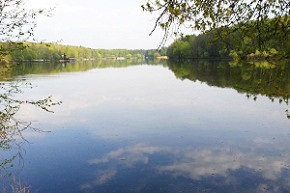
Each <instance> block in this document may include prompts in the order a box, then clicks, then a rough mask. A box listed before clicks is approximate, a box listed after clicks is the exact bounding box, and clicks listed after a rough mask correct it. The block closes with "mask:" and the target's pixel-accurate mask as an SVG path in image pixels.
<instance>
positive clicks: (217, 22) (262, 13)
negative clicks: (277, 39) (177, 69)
mask: <svg viewBox="0 0 290 193" xmlns="http://www.w3.org/2000/svg"><path fill="white" fill-rule="evenodd" d="M142 9H143V10H144V11H148V12H151V13H153V12H157V13H158V15H159V16H158V17H157V19H156V21H155V25H154V27H153V30H152V32H153V31H154V30H155V29H156V28H157V26H160V27H161V28H162V29H163V30H164V31H165V35H168V33H169V32H170V29H172V28H173V31H174V33H178V30H179V26H180V25H182V24H185V25H186V26H188V27H191V28H192V29H194V30H199V31H201V32H206V31H208V30H212V29H218V28H225V27H232V26H234V25H237V24H239V27H241V25H243V24H246V23H248V22H250V21H255V22H256V28H261V26H262V24H263V23H264V22H265V21H266V20H267V19H268V18H276V20H275V23H273V24H274V26H273V27H275V28H277V27H278V26H280V30H287V29H288V28H289V25H290V19H289V15H290V1H289V0H238V1H233V0H154V1H147V3H145V4H144V5H142ZM176 26H177V28H176ZM176 29H177V30H176ZM273 30H275V29H273ZM288 30H289V29H288ZM152 32H151V33H152ZM261 33H262V32H261ZM258 38H259V37H258Z"/></svg>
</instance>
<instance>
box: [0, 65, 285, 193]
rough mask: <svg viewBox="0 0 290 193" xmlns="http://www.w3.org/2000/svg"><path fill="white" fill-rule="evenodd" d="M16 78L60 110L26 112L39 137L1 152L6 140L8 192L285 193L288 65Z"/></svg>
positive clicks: (43, 70) (16, 139)
mask: <svg viewBox="0 0 290 193" xmlns="http://www.w3.org/2000/svg"><path fill="white" fill-rule="evenodd" d="M9 82H12V83H13V82H14V83H15V82H18V83H15V84H19V82H20V83H21V82H27V83H29V84H28V85H29V87H30V83H31V85H32V88H28V87H27V86H22V85H24V84H21V90H22V93H16V94H14V97H15V98H17V99H19V100H24V101H25V100H38V99H43V98H45V97H47V96H52V99H53V100H54V101H58V102H59V101H61V102H62V103H61V104H59V105H55V106H52V107H50V108H49V109H50V110H51V111H53V113H50V112H46V111H45V110H43V109H41V108H38V107H35V106H34V105H29V104H21V107H20V109H19V110H18V111H17V113H16V114H15V115H13V116H14V117H15V118H17V120H21V121H22V122H25V123H31V126H32V127H33V128H35V129H33V128H28V129H25V130H23V131H21V132H20V133H16V134H15V136H12V139H13V140H10V141H8V142H7V143H5V144H6V146H3V145H2V143H3V144H4V142H3V141H4V138H1V139H2V143H0V144H1V147H0V148H1V149H0V155H1V161H2V164H1V173H0V174H1V175H2V177H1V178H2V181H3V183H2V184H4V185H3V186H5V185H6V186H7V185H10V184H12V185H13V186H17V187H19V186H20V187H28V188H29V190H30V192H39V193H79V192H80V193H82V192H83V193H113V192H118V193H122V192H124V193H130V192H132V193H133V192H141V193H143V192H144V193H148V192H154V193H158V192H165V193H171V192H172V193H176V192H186V193H189V192H221V193H225V192H231V193H232V192H259V193H260V192H290V127H289V126H290V119H289V118H290V115H289V112H288V109H289V110H290V108H289V105H288V99H289V97H290V65H289V63H288V64H287V63H281V64H275V65H274V64H270V63H252V64H239V63H233V62H228V61H192V62H186V63H182V64H180V63H174V62H166V61H163V62H157V63H150V62H149V63H146V62H143V61H139V62H130V61H98V62H87V63H73V64H70V63H68V64H28V65H17V66H16V67H14V68H12V69H10V71H9V73H8V74H7V75H6V79H5V80H4V79H2V84H9ZM26 85H27V84H26ZM2 108H3V107H2ZM0 134H1V133H0ZM12 157H13V159H11V158H12ZM3 160H10V161H9V163H8V161H6V163H5V162H4V161H3ZM7 163H8V164H7ZM5 174H7V175H5ZM12 179H15V180H12ZM19 184H21V185H19ZM7 191H9V188H8V189H7Z"/></svg>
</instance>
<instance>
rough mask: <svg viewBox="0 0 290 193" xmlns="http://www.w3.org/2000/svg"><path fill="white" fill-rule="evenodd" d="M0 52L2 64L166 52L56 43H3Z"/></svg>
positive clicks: (135, 57) (149, 55) (134, 55)
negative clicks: (93, 47)
mask: <svg viewBox="0 0 290 193" xmlns="http://www.w3.org/2000/svg"><path fill="white" fill-rule="evenodd" d="M0 52H1V55H2V56H3V55H4V57H3V58H2V62H6V63H8V62H33V61H37V62H41V61H46V62H58V61H60V60H63V59H73V60H80V61H82V60H95V59H133V58H134V59H144V58H157V57H160V56H161V55H165V54H166V50H165V49H162V50H153V49H152V50H142V49H139V50H129V49H111V50H109V49H92V48H87V47H83V46H70V45H61V44H56V43H32V42H2V43H0Z"/></svg>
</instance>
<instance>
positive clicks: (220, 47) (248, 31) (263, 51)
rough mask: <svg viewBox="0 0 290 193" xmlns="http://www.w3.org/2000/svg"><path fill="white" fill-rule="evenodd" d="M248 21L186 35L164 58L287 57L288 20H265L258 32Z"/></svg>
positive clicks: (256, 58) (289, 46)
mask: <svg viewBox="0 0 290 193" xmlns="http://www.w3.org/2000/svg"><path fill="white" fill-rule="evenodd" d="M255 25H256V22H254V21H251V22H248V23H244V24H237V25H234V26H232V27H223V28H217V29H213V30H210V31H208V32H205V33H202V34H200V35H187V36H184V37H181V38H179V39H178V40H176V41H175V42H173V43H172V44H171V45H170V46H169V47H168V51H167V54H168V56H169V58H171V59H178V60H181V59H199V58H233V59H235V60H239V59H246V60H261V59H269V58H276V59H277V58H278V59H281V58H288V57H289V55H290V38H289V34H290V27H289V25H290V19H289V17H282V18H279V22H277V19H276V18H274V19H267V21H265V22H263V25H261V26H259V28H257V26H255Z"/></svg>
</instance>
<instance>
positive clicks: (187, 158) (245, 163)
mask: <svg viewBox="0 0 290 193" xmlns="http://www.w3.org/2000/svg"><path fill="white" fill-rule="evenodd" d="M193 144H194V142H193ZM248 145H249V146H245V147H239V146H237V145H236V144H224V145H217V146H216V147H209V148H206V147H185V148H176V147H162V146H152V145H146V144H136V145H134V146H128V147H123V148H120V149H117V150H114V151H111V152H109V153H107V154H105V155H103V156H102V157H98V158H96V159H92V160H89V161H88V163H89V164H90V165H92V166H94V168H96V169H97V171H96V178H95V179H92V180H91V181H90V182H87V183H84V184H82V185H81V186H80V189H81V190H87V189H93V190H94V191H96V192H98V190H101V189H102V188H104V187H106V186H107V185H113V184H114V185H116V186H120V183H122V181H123V182H124V181H126V180H124V179H123V180H122V178H123V177H124V176H127V177H129V176H130V177H129V178H130V180H131V182H130V183H128V182H127V181H126V186H133V187H134V190H131V191H132V192H146V191H148V190H150V191H151V192H179V191H184V192H196V191H202V192H203V191H206V192H232V191H234V192H287V191H288V190H289V188H290V183H289V181H290V176H289V174H290V170H289V169H290V153H289V148H285V149H284V148H282V149H281V146H280V145H281V144H279V145H278V144H276V145H274V144H273V143H272V141H267V140H263V139H259V138H257V139H256V140H254V141H253V142H252V143H251V144H248ZM288 145H289V143H288ZM277 151H278V152H279V154H278V155H277V153H276V152H277ZM98 168H99V169H98ZM135 173H140V174H139V175H141V176H142V177H140V176H138V177H137V176H136V178H134V177H132V176H134V174H135ZM141 173H142V174H141ZM148 178H151V179H155V180H157V181H156V182H155V183H156V184H158V186H155V187H154V186H153V184H154V182H153V181H151V180H149V179H148ZM164 178H165V179H166V181H167V183H166V184H163V183H162V179H164ZM120 181H121V182H120ZM133 184H134V185H133ZM135 185H136V186H135ZM170 186H172V187H174V188H173V189H170V188H169V187H170ZM112 189H114V188H110V191H112ZM122 191H123V189H121V192H122ZM112 192H113V191H112Z"/></svg>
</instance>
